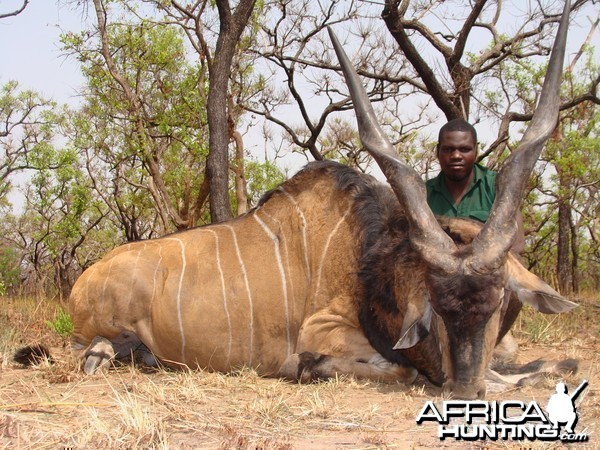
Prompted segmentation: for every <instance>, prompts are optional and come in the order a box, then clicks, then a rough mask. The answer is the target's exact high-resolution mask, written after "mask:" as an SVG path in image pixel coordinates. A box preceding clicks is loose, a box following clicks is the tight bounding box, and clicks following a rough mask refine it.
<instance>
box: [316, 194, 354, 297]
mask: <svg viewBox="0 0 600 450" xmlns="http://www.w3.org/2000/svg"><path fill="white" fill-rule="evenodd" d="M351 209H352V204H351V205H350V206H348V209H347V210H346V212H345V213H344V215H343V216H342V217H341V219H340V220H338V223H336V224H335V227H333V230H331V233H329V236H327V239H326V240H325V245H324V246H323V253H321V259H320V260H319V266H318V269H317V287H316V289H315V294H314V295H313V296H312V297H313V301H314V299H315V298H316V297H317V294H318V293H319V291H320V289H321V275H322V274H323V266H324V265H325V258H326V256H327V252H328V251H329V245H330V244H331V240H332V239H333V236H335V234H336V233H337V232H338V230H339V229H340V227H341V226H342V223H344V221H345V220H346V217H347V216H348V214H350V210H351Z"/></svg>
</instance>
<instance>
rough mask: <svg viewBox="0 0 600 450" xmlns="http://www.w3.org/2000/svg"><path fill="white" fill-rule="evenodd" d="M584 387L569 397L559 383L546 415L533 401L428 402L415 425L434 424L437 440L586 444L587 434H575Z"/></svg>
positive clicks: (584, 382) (565, 386) (580, 386)
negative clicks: (439, 404)
mask: <svg viewBox="0 0 600 450" xmlns="http://www.w3.org/2000/svg"><path fill="white" fill-rule="evenodd" d="M587 386H588V382H587V380H584V381H583V382H582V383H581V384H580V385H579V386H578V387H577V388H576V389H575V391H574V392H573V394H571V395H569V394H568V389H567V385H566V384H565V383H562V382H560V383H558V384H557V385H556V393H555V394H552V395H551V396H550V399H549V400H548V404H547V406H546V409H545V412H544V410H543V409H542V407H540V405H538V403H537V402H536V401H531V402H529V403H526V402H523V401H520V400H508V401H500V402H499V401H492V402H487V401H483V400H473V401H463V400H445V401H443V402H442V404H441V407H440V408H438V407H437V406H436V405H435V403H434V402H433V401H431V400H429V401H427V402H425V405H424V406H423V408H422V409H421V411H420V412H419V413H418V415H417V419H416V421H417V424H418V425H421V424H422V423H423V422H436V423H437V424H438V437H439V438H440V440H446V439H455V440H465V441H475V440H486V439H489V440H492V441H497V440H515V441H524V440H526V439H527V440H530V441H535V440H541V441H562V442H587V441H588V440H589V436H588V434H587V433H575V425H576V424H577V421H578V415H577V408H576V405H575V400H577V398H578V397H579V396H580V394H581V393H582V392H583V391H584V390H585V388H586V387H587ZM562 426H564V427H563V428H564V429H563V430H562V431H561V427H562Z"/></svg>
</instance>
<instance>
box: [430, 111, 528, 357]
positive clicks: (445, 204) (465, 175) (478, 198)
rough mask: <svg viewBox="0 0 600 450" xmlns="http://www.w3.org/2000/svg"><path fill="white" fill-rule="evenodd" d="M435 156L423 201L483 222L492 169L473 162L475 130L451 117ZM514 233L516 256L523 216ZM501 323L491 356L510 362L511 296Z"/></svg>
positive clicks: (515, 309) (492, 193) (514, 307)
mask: <svg viewBox="0 0 600 450" xmlns="http://www.w3.org/2000/svg"><path fill="white" fill-rule="evenodd" d="M436 155H437V158H438V161H439V163H440V173H439V174H438V176H437V177H435V178H432V179H431V180H428V181H427V182H426V187H427V203H428V204H429V207H430V208H431V210H432V211H433V213H434V214H437V215H439V216H449V217H467V218H470V219H474V220H478V221H480V222H486V221H487V219H488V217H489V215H490V211H491V209H492V205H493V204H494V199H495V198H496V172H492V171H491V170H488V169H486V168H485V167H483V166H482V165H480V164H477V163H476V161H477V131H475V128H474V127H473V125H471V124H470V123H469V122H467V121H466V120H464V119H454V120H451V121H450V122H448V123H446V124H445V125H444V126H442V127H441V128H440V132H439V136H438V144H437V147H436ZM517 225H518V232H517V237H516V239H515V242H514V243H513V246H512V249H511V250H512V252H513V253H514V254H515V255H516V256H517V257H518V255H519V254H520V253H521V252H522V251H523V248H524V246H525V235H524V231H523V219H522V217H521V214H520V213H519V214H517ZM506 308H507V309H506V310H505V311H504V314H505V318H506V320H505V322H504V323H505V325H504V327H503V329H501V330H500V336H502V340H501V341H500V342H499V343H498V345H497V346H496V349H495V352H494V357H495V358H496V359H497V360H499V361H503V362H506V363H510V362H514V359H515V358H516V354H517V350H518V344H517V342H516V341H515V340H514V338H513V337H512V333H510V331H509V330H510V327H511V326H512V324H513V323H514V321H515V320H516V318H517V316H518V315H519V312H520V311H521V303H520V301H519V300H518V299H517V298H516V297H515V296H514V295H512V296H511V301H510V302H508V303H506Z"/></svg>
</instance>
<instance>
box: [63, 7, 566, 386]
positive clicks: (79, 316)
mask: <svg viewBox="0 0 600 450" xmlns="http://www.w3.org/2000/svg"><path fill="white" fill-rule="evenodd" d="M568 9H569V6H568V2H567V5H566V7H565V12H564V13H563V18H562V20H561V25H560V27H559V31H558V37H557V39H556V43H555V47H554V50H553V53H552V56H551V61H550V64H549V69H548V73H547V76H546V80H545V84H544V88H543V90H542V95H541V100H540V104H539V107H538V110H537V112H536V113H535V115H534V119H533V120H532V123H531V125H530V127H529V128H528V130H527V132H526V133H525V135H524V138H523V141H522V143H521V145H520V147H519V148H518V149H517V150H516V151H515V152H514V153H513V155H512V156H511V157H510V158H509V160H508V162H507V163H506V165H505V167H504V168H503V169H502V171H501V172H500V173H499V175H498V182H497V183H498V185H497V199H496V203H495V204H494V207H493V209H492V212H491V214H490V219H489V220H488V222H487V223H486V224H485V225H480V224H477V223H474V222H471V221H467V220H460V219H441V218H437V219H436V218H435V217H434V216H433V214H432V213H431V210H430V209H429V208H428V207H427V204H426V200H425V189H424V185H423V182H422V181H421V180H420V178H419V176H418V175H417V174H416V173H415V172H414V171H412V169H410V168H409V167H408V166H406V165H405V164H404V163H402V162H400V161H399V160H398V159H397V158H396V155H395V151H394V149H393V148H392V146H391V144H390V143H389V142H388V141H387V140H386V139H385V137H384V134H383V133H382V132H381V130H380V129H379V126H378V125H377V123H376V121H375V118H374V113H373V110H372V108H371V106H370V104H369V103H368V100H367V98H366V94H365V92H364V90H363V89H362V86H360V83H359V82H358V79H357V77H356V74H355V73H354V71H353V69H352V66H351V64H350V63H349V61H348V59H347V57H346V56H345V54H344V53H343V50H342V49H341V46H340V45H339V43H338V42H337V40H336V39H335V37H334V36H333V35H332V40H333V42H334V47H335V48H336V52H337V53H338V58H339V59H340V62H341V66H342V70H343V71H344V74H345V75H346V79H347V82H348V86H349V88H350V93H351V95H352V98H353V100H354V104H355V108H356V113H357V118H358V124H359V131H360V135H361V140H362V141H363V145H364V146H365V148H366V150H368V151H369V152H370V153H371V154H372V155H373V156H374V158H375V160H376V161H377V162H378V164H379V166H380V167H381V169H382V171H383V173H384V174H385V175H386V178H387V179H388V181H389V183H390V185H391V189H390V187H388V186H387V185H383V184H381V183H379V182H377V181H375V180H374V179H373V178H371V177H369V176H367V175H363V174H360V173H358V172H356V171H354V170H353V169H350V168H348V167H345V166H342V165H339V164H336V163H332V162H324V163H311V164H309V165H308V166H307V167H306V168H304V169H303V170H302V171H300V172H299V173H298V174H297V175H295V176H294V177H293V178H291V179H290V180H288V181H286V182H284V183H283V184H282V185H280V186H279V187H278V188H276V189H275V190H273V191H272V192H270V193H269V194H267V195H266V196H265V197H264V198H263V199H262V200H261V202H260V204H259V205H258V206H257V207H256V208H255V209H253V210H251V211H250V212H249V213H247V214H246V215H244V216H242V217H239V218H237V219H234V220H232V221H229V222H225V223H222V224H217V225H211V226H206V227H202V228H197V229H193V230H189V231H185V232H181V233H177V234H173V235H170V236H166V237H163V238H160V239H156V240H149V241H142V242H135V243H131V244H127V245H125V246H123V247H120V248H118V249H116V250H114V251H113V252H111V253H109V254H108V255H107V256H106V257H105V258H104V259H103V260H101V261H100V262H98V263H97V264H95V265H94V266H92V267H91V268H90V269H88V270H87V271H85V272H84V273H83V275H82V276H81V277H80V279H79V280H78V281H77V283H76V285H75V286H74V288H73V291H72V294H71V300H70V305H71V313H72V317H73V321H74V325H75V331H74V335H73V336H74V346H75V348H77V349H81V350H82V351H83V353H84V356H85V358H86V365H85V369H86V371H87V372H93V371H95V370H96V369H97V368H98V367H99V366H101V365H103V364H104V363H105V362H106V361H107V360H109V359H110V358H111V357H112V356H114V355H123V354H127V353H128V352H130V351H132V350H134V349H136V348H138V346H140V345H143V347H144V348H147V349H149V350H150V352H151V353H152V354H153V355H154V356H155V357H156V358H158V359H159V360H161V361H163V362H165V363H167V364H172V365H185V366H189V367H201V368H208V369H211V370H217V371H224V372H227V371H231V370H233V369H236V368H239V367H241V366H250V367H253V368H255V369H256V370H257V371H258V373H259V374H261V375H265V376H282V377H286V378H290V379H296V380H310V379H315V378H323V377H329V376H334V375H336V374H352V375H355V376H358V377H363V378H372V379H378V380H386V381H402V382H406V383H410V382H412V381H413V380H414V378H415V377H416V375H417V373H419V372H420V373H422V374H423V375H425V376H426V377H427V378H428V379H429V380H431V381H432V382H433V383H435V384H438V385H443V386H444V390H445V391H447V392H450V393H452V394H454V395H456V396H458V397H464V398H482V397H483V396H484V395H485V389H486V387H485V380H484V377H485V374H486V370H487V368H488V366H489V363H490V361H491V358H492V352H493V349H494V347H495V345H496V344H497V343H498V342H499V341H500V339H501V338H502V337H503V336H504V334H505V333H506V332H507V331H508V330H509V328H510V326H511V325H512V322H513V321H514V319H515V315H514V313H513V312H514V311H515V310H518V302H519V301H520V302H522V303H526V304H529V305H531V306H533V307H534V308H536V309H538V310H540V311H541V312H544V313H556V312H562V311H566V310H569V309H571V308H572V307H574V306H576V305H575V304H574V303H571V302H569V301H568V300H566V299H564V298H562V297H561V296H560V295H559V294H558V293H557V292H555V291H554V290H553V289H552V288H551V287H550V286H548V285H547V284H546V283H544V282H543V281H542V280H540V279H539V278H538V277H536V276H535V275H533V274H532V273H530V272H529V271H527V270H526V269H525V268H524V267H523V266H522V265H521V264H520V263H519V262H518V261H517V260H516V259H515V258H514V257H513V256H512V255H511V254H510V252H509V249H510V246H511V243H512V241H513V240H514V236H515V232H516V226H515V214H516V211H517V209H518V207H519V204H520V200H521V196H522V193H523V189H524V186H525V183H526V181H527V177H528V176H529V174H530V172H531V170H532V168H533V164H534V163H535V161H536V159H537V157H538V155H539V152H540V151H541V148H542V146H543V144H544V142H545V140H546V139H547V138H548V136H549V134H550V133H551V132H552V130H553V128H554V125H555V123H556V118H557V113H558V94H557V91H558V86H559V83H560V73H561V70H562V59H563V54H564V46H565V39H566V22H567V17H568Z"/></svg>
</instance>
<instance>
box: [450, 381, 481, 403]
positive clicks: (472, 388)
mask: <svg viewBox="0 0 600 450" xmlns="http://www.w3.org/2000/svg"><path fill="white" fill-rule="evenodd" d="M442 390H443V393H444V395H447V396H451V397H452V398H456V399H460V400H483V399H484V398H485V394H486V387H485V380H476V381H473V382H466V383H459V382H454V381H447V382H446V383H444V386H443V388H442Z"/></svg>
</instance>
